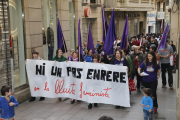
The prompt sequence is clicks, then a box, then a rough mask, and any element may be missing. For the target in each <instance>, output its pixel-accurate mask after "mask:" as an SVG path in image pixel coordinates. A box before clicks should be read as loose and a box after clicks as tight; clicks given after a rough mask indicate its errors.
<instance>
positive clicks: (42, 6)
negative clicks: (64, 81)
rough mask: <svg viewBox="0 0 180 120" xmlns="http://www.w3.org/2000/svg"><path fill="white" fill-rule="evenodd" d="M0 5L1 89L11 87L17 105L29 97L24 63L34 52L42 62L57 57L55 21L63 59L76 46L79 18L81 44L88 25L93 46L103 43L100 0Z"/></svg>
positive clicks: (19, 0) (26, 0)
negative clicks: (63, 45)
mask: <svg viewBox="0 0 180 120" xmlns="http://www.w3.org/2000/svg"><path fill="white" fill-rule="evenodd" d="M0 3H1V4H0V5H2V7H1V8H0V9H1V11H0V14H1V16H0V17H1V18H0V23H1V26H0V27H1V31H0V32H1V36H0V39H1V40H0V54H1V58H0V62H1V63H2V64H1V66H0V76H1V78H0V81H1V82H0V86H2V85H5V84H8V85H12V86H13V88H14V89H15V91H14V95H15V96H16V98H17V100H18V101H19V102H20V103H21V102H24V101H26V100H28V99H29V97H30V91H29V87H28V78H27V75H26V68H25V60H26V59H32V51H34V50H36V51H38V52H39V56H40V57H41V58H43V59H44V60H52V58H53V57H54V56H55V55H56V50H57V18H59V20H60V24H61V28H62V31H63V35H64V38H65V42H66V46H67V53H66V54H65V56H66V57H68V56H69V54H70V50H71V49H75V50H76V48H77V46H78V21H79V19H80V20H81V35H82V36H81V37H82V41H83V43H85V42H87V35H88V34H87V33H88V24H89V23H90V25H91V31H92V35H93V40H94V44H96V42H97V41H98V40H99V41H101V40H102V22H101V21H102V16H101V6H102V4H103V0H0ZM86 9H88V10H89V11H88V12H89V13H88V16H87V15H86V13H87V10H86Z"/></svg>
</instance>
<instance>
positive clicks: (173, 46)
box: [169, 40, 176, 53]
mask: <svg viewBox="0 0 180 120" xmlns="http://www.w3.org/2000/svg"><path fill="white" fill-rule="evenodd" d="M169 45H171V47H172V48H173V52H174V53H175V52H176V47H175V45H174V44H173V41H172V40H171V41H170V43H169Z"/></svg>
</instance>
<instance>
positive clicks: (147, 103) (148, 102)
mask: <svg viewBox="0 0 180 120" xmlns="http://www.w3.org/2000/svg"><path fill="white" fill-rule="evenodd" d="M143 94H144V97H143V98H142V101H141V106H142V107H143V113H144V120H148V118H149V120H153V99H152V98H151V95H152V91H151V89H150V88H144V89H143Z"/></svg>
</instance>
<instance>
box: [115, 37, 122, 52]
mask: <svg viewBox="0 0 180 120" xmlns="http://www.w3.org/2000/svg"><path fill="white" fill-rule="evenodd" d="M120 43H121V39H120V37H118V38H117V39H116V40H115V41H114V47H113V48H114V49H116V48H117V47H118V46H120Z"/></svg>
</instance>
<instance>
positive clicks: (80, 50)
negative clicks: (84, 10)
mask: <svg viewBox="0 0 180 120" xmlns="http://www.w3.org/2000/svg"><path fill="white" fill-rule="evenodd" d="M78 55H79V58H80V59H82V60H83V61H84V57H83V52H82V42H81V28H80V19H79V23H78Z"/></svg>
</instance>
